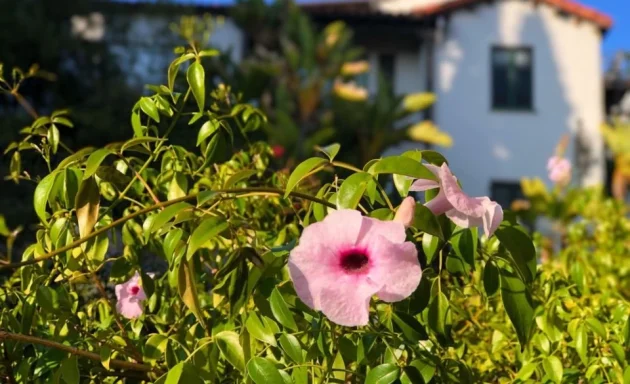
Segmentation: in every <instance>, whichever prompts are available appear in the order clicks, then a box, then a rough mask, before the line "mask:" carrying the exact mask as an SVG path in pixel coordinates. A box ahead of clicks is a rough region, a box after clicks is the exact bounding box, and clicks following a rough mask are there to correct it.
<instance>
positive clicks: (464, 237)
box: [451, 228, 479, 269]
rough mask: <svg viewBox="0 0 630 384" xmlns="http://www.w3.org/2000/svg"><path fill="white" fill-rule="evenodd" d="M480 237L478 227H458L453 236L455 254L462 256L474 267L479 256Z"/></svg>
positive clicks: (452, 242)
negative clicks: (478, 244)
mask: <svg viewBox="0 0 630 384" xmlns="http://www.w3.org/2000/svg"><path fill="white" fill-rule="evenodd" d="M478 240H479V237H478V234H477V228H457V229H456V230H455V232H454V233H453V235H452V236H451V245H452V246H453V250H454V251H455V254H456V255H458V256H460V257H461V258H462V259H463V260H464V261H466V263H468V265H470V266H471V267H472V268H473V269H474V266H475V257H476V256H477V243H478Z"/></svg>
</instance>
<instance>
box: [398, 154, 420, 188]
mask: <svg viewBox="0 0 630 384" xmlns="http://www.w3.org/2000/svg"><path fill="white" fill-rule="evenodd" d="M401 156H404V157H408V158H410V159H412V160H415V161H417V162H418V163H419V162H420V161H422V152H420V151H418V150H413V151H406V152H404V153H402V154H401ZM393 179H394V186H395V187H396V190H397V191H398V194H399V195H400V197H402V198H405V197H406V196H407V195H408V194H409V188H411V184H413V178H411V177H408V176H405V175H394V177H393Z"/></svg>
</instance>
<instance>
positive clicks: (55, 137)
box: [48, 124, 59, 153]
mask: <svg viewBox="0 0 630 384" xmlns="http://www.w3.org/2000/svg"><path fill="white" fill-rule="evenodd" d="M48 142H49V143H50V146H51V147H52V153H57V148H59V129H58V128H57V126H56V125H54V124H52V125H51V126H50V128H48Z"/></svg>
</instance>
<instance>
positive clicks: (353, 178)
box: [337, 172, 372, 209]
mask: <svg viewBox="0 0 630 384" xmlns="http://www.w3.org/2000/svg"><path fill="white" fill-rule="evenodd" d="M370 180H372V175H370V174H369V173H365V172H360V173H353V174H352V175H350V176H349V177H348V178H347V179H345V180H344V181H343V183H342V184H341V187H339V191H338V192H337V209H355V208H356V207H357V205H359V201H361V198H362V197H363V194H364V193H365V189H366V188H367V185H368V182H369V181H370Z"/></svg>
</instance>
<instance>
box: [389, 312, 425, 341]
mask: <svg viewBox="0 0 630 384" xmlns="http://www.w3.org/2000/svg"><path fill="white" fill-rule="evenodd" d="M392 320H393V321H394V324H396V326H397V327H398V328H400V331H401V332H402V334H403V336H404V337H405V339H407V340H408V341H410V342H411V343H417V342H418V341H420V340H426V339H427V338H428V336H427V332H426V331H425V329H424V327H423V326H422V324H420V322H419V321H418V320H416V318H415V317H413V316H411V315H409V314H406V313H404V312H398V311H397V312H394V313H393V315H392Z"/></svg>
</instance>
